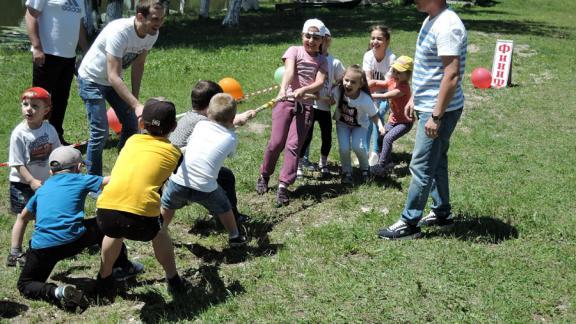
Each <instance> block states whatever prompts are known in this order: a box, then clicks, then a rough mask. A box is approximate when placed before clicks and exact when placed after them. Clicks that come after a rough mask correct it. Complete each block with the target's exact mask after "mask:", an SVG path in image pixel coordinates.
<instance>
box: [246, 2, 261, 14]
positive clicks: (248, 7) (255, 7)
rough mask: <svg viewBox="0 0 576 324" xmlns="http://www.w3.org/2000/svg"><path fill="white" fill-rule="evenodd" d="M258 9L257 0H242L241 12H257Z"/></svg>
mask: <svg viewBox="0 0 576 324" xmlns="http://www.w3.org/2000/svg"><path fill="white" fill-rule="evenodd" d="M258 9H260V4H259V3H258V0H242V10H244V11H249V10H258Z"/></svg>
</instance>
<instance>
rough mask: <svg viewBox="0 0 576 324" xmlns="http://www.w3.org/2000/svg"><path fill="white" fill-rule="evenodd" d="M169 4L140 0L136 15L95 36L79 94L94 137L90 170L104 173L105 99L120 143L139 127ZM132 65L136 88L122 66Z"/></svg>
mask: <svg viewBox="0 0 576 324" xmlns="http://www.w3.org/2000/svg"><path fill="white" fill-rule="evenodd" d="M165 15H166V7H165V4H164V2H162V1H160V0H141V1H139V3H138V5H137V7H136V16H134V17H130V18H123V19H117V20H114V21H112V22H110V23H109V24H108V25H107V26H106V27H105V28H104V29H103V30H102V31H101V32H100V35H98V37H97V38H96V40H95V41H94V43H93V44H92V46H91V47H90V50H88V53H86V55H85V56H84V59H83V60H82V64H81V65H80V68H79V69H78V84H79V88H80V97H81V98H82V100H83V101H84V104H85V105H86V112H87V115H88V123H89V127H90V139H89V141H88V147H87V149H86V158H87V160H88V162H89V163H88V165H87V169H88V173H89V174H95V175H102V151H103V150H104V145H105V144H106V140H107V138H108V119H107V115H106V101H107V102H108V103H109V104H110V106H111V108H112V109H114V111H115V112H116V116H117V117H118V120H119V121H120V124H122V131H121V133H120V141H119V143H118V147H119V148H122V147H123V146H124V143H125V142H126V140H127V139H128V138H129V137H130V136H132V135H133V134H134V133H136V132H137V130H138V125H137V116H139V115H140V114H141V113H142V108H143V105H142V104H141V103H140V101H139V100H138V94H139V92H140V84H141V81H142V75H143V74H144V63H145V62H146V56H147V54H148V51H149V50H150V49H152V46H154V43H155V42H156V40H157V39H158V30H159V29H160V27H161V26H162V24H163V23H164V18H165ZM130 66H131V82H132V91H130V90H129V89H128V86H127V85H126V83H125V82H124V80H123V78H122V75H123V71H124V70H125V69H127V68H128V67H130Z"/></svg>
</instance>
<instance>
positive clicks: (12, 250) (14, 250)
mask: <svg viewBox="0 0 576 324" xmlns="http://www.w3.org/2000/svg"><path fill="white" fill-rule="evenodd" d="M10 254H12V255H20V254H22V248H21V247H11V248H10Z"/></svg>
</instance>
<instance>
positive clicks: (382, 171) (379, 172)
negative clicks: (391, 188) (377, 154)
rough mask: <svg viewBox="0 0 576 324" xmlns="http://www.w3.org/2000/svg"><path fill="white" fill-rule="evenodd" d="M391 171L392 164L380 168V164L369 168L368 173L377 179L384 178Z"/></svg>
mask: <svg viewBox="0 0 576 324" xmlns="http://www.w3.org/2000/svg"><path fill="white" fill-rule="evenodd" d="M392 169H394V163H392V162H390V163H388V164H386V165H385V166H382V165H381V164H376V165H374V166H371V167H370V173H372V174H373V175H375V176H378V177H386V176H387V175H389V174H390V172H391V171H392Z"/></svg>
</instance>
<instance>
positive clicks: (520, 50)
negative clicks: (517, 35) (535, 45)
mask: <svg viewBox="0 0 576 324" xmlns="http://www.w3.org/2000/svg"><path fill="white" fill-rule="evenodd" d="M514 54H516V55H518V56H520V57H530V56H534V55H536V54H538V52H537V51H536V50H534V49H531V48H530V45H528V44H516V45H514Z"/></svg>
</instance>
